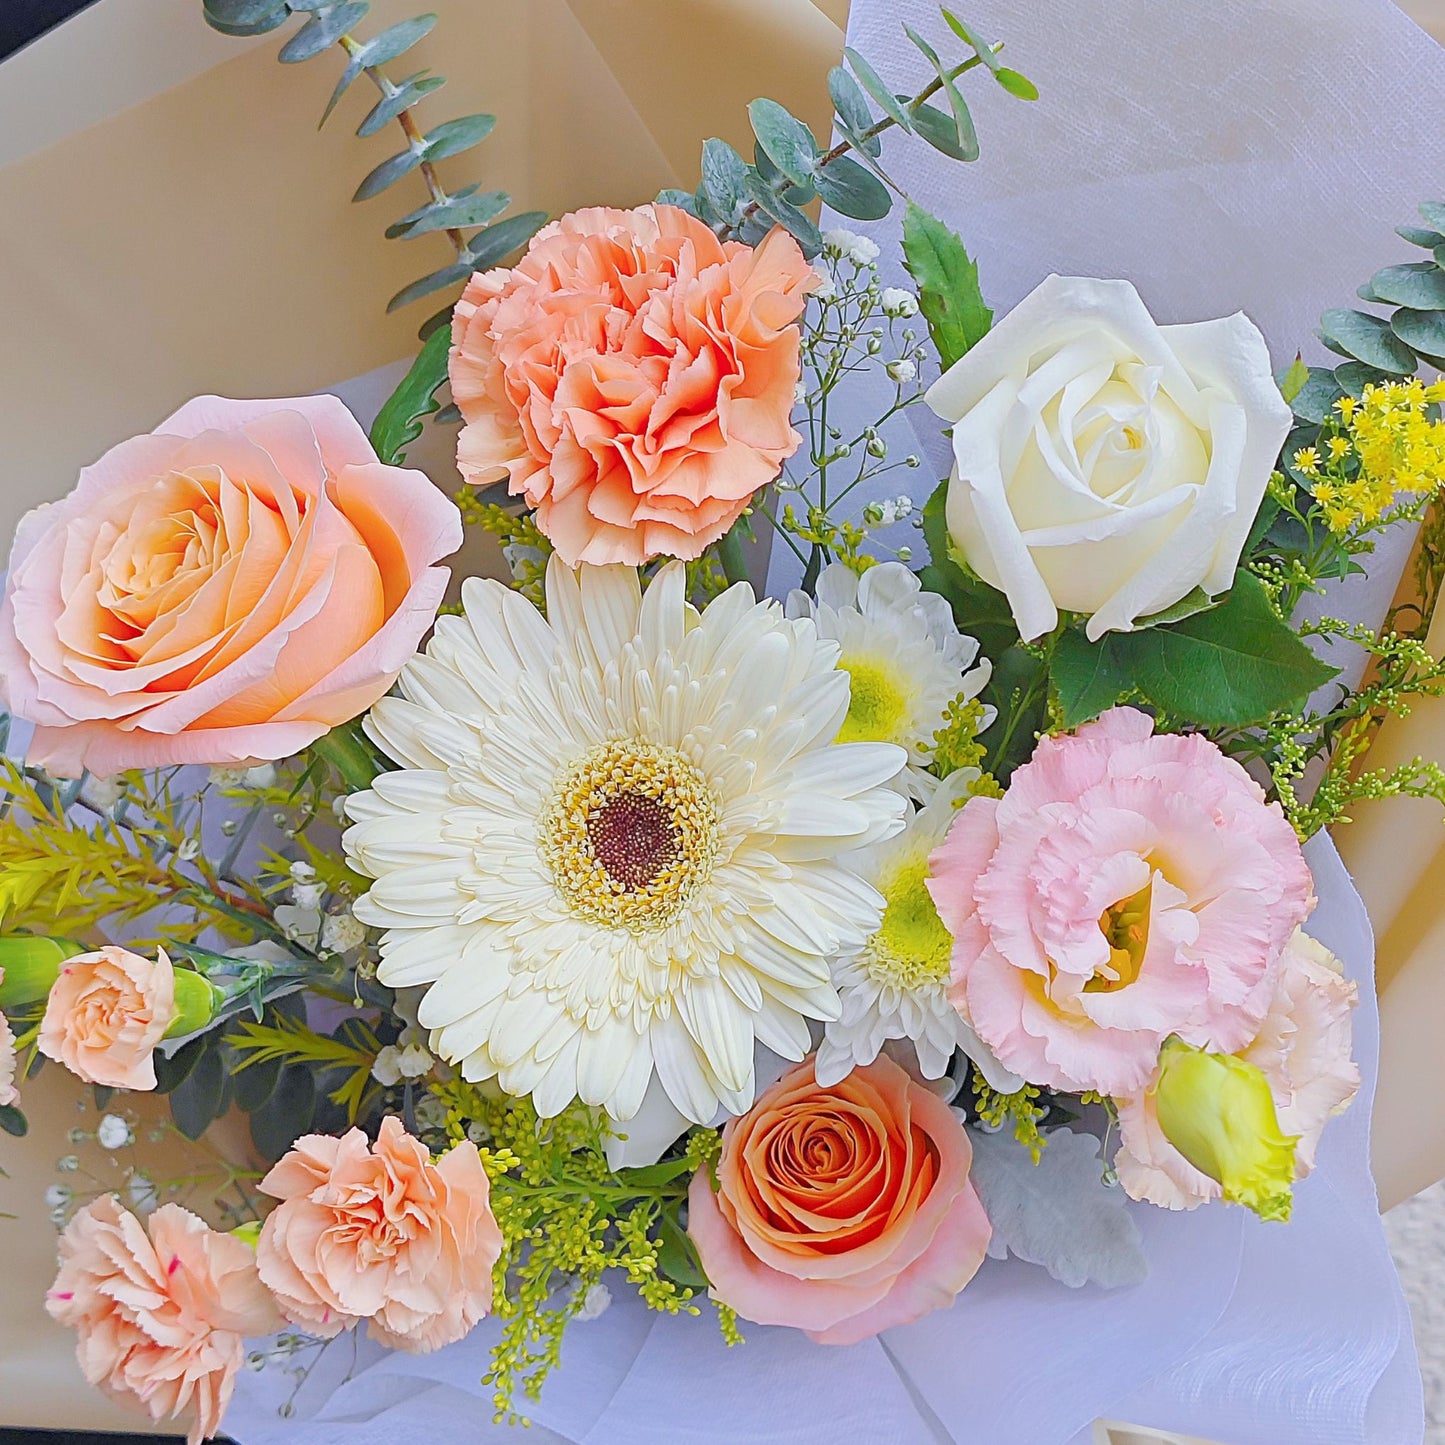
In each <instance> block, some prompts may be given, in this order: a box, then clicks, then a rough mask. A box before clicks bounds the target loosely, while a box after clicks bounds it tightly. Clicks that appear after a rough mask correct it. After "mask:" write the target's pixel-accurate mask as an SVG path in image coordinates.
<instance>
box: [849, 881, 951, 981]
mask: <svg viewBox="0 0 1445 1445" xmlns="http://www.w3.org/2000/svg"><path fill="white" fill-rule="evenodd" d="M927 877H928V859H927V857H923V856H920V857H915V858H910V859H908V860H906V861H905V862H904V863H902V864H901V865H900V866H899V867H897V868H896V869H894V870H893V872H892V873H891V874H889V875H888V876H887V877H886V878H883V879H881V880H880V881H879V885H878V887H879V891H880V892H881V893H882V894H883V899H884V909H883V921H882V923H881V924H880V925H879V927H878V932H877V933H875V934H874V935H873V937H872V938H870V939H869V940H868V945H867V948H866V950H865V954H864V960H865V963H866V966H867V969H868V972H869V974H870V975H871V976H872V977H873V979H874V980H875V982H877V983H880V984H892V985H894V986H895V987H896V988H901V989H904V990H912V989H919V988H923V987H924V986H926V985H928V984H937V983H944V982H946V981H947V979H948V972H949V959H950V957H951V955H952V953H953V935H952V934H951V933H949V931H948V930H947V929H946V928H945V927H944V926H943V920H942V919H940V918H939V916H938V909H937V908H935V907H934V906H933V898H932V897H931V895H930V894H929V892H928V885H927V883H926V882H925V880H926V879H927Z"/></svg>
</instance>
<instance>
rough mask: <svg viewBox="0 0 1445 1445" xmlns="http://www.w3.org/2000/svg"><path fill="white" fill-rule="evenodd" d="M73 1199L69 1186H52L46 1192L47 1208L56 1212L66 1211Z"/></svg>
mask: <svg viewBox="0 0 1445 1445" xmlns="http://www.w3.org/2000/svg"><path fill="white" fill-rule="evenodd" d="M71 1198H72V1194H71V1190H70V1186H69V1185H68V1184H52V1185H50V1186H49V1187H48V1188H47V1189H46V1191H45V1207H46V1208H47V1209H51V1210H56V1209H64V1208H65V1206H66V1205H67V1204H69V1203H70V1201H71Z"/></svg>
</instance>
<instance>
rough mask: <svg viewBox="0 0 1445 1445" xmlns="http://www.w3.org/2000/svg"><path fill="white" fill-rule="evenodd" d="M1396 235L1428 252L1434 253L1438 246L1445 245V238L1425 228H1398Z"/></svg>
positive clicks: (1396, 228)
mask: <svg viewBox="0 0 1445 1445" xmlns="http://www.w3.org/2000/svg"><path fill="white" fill-rule="evenodd" d="M1395 234H1396V235H1397V236H1400V237H1402V238H1403V239H1405V240H1406V241H1408V242H1409V243H1410V244H1411V245H1412V246H1423V247H1424V248H1425V249H1426V250H1427V251H1433V250H1434V249H1435V247H1436V246H1439V245H1441V244H1442V243H1445V236H1442V235H1441V234H1440V232H1439V231H1432V230H1429V229H1428V228H1427V227H1425V226H1396V227H1395Z"/></svg>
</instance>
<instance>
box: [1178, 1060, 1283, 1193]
mask: <svg viewBox="0 0 1445 1445" xmlns="http://www.w3.org/2000/svg"><path fill="white" fill-rule="evenodd" d="M1154 1088H1155V1101H1156V1107H1157V1109H1158V1115H1159V1127H1160V1128H1161V1129H1163V1131H1164V1137H1165V1138H1166V1139H1168V1140H1169V1142H1170V1143H1171V1144H1172V1145H1173V1146H1174V1147H1175V1148H1176V1149H1177V1150H1178V1151H1179V1152H1180V1153H1181V1154H1182V1155H1183V1156H1184V1157H1185V1158H1186V1159H1187V1160H1188V1161H1189V1162H1190V1163H1191V1164H1192V1165H1193V1166H1194V1167H1195V1168H1196V1169H1197V1170H1199V1172H1200V1173H1201V1174H1207V1175H1208V1176H1209V1177H1210V1178H1211V1179H1213V1180H1215V1181H1216V1182H1217V1183H1218V1184H1219V1185H1220V1186H1221V1188H1222V1189H1223V1191H1224V1197H1225V1199H1227V1200H1229V1201H1230V1202H1231V1203H1233V1204H1243V1205H1244V1206H1245V1207H1246V1208H1247V1209H1252V1210H1254V1212H1255V1213H1256V1214H1257V1215H1259V1217H1260V1218H1261V1219H1277V1220H1287V1219H1288V1218H1289V1216H1290V1206H1291V1204H1292V1197H1291V1187H1292V1185H1293V1183H1294V1177H1295V1144H1296V1142H1297V1140H1298V1136H1297V1135H1293V1134H1283V1133H1281V1132H1280V1127H1279V1116H1278V1115H1277V1114H1276V1113H1275V1107H1274V1095H1273V1094H1272V1093H1271V1092H1270V1087H1269V1080H1268V1079H1267V1078H1265V1076H1264V1074H1263V1072H1262V1071H1261V1070H1260V1069H1258V1068H1257V1067H1256V1066H1255V1065H1254V1064H1251V1063H1249V1062H1247V1061H1246V1060H1244V1059H1241V1058H1238V1057H1236V1056H1235V1055H1233V1054H1212V1053H1209V1052H1207V1051H1206V1050H1204V1049H1198V1048H1195V1047H1193V1045H1191V1044H1186V1043H1184V1042H1183V1040H1181V1039H1178V1038H1171V1039H1169V1040H1168V1041H1167V1042H1166V1043H1165V1045H1164V1048H1163V1049H1162V1050H1161V1052H1160V1055H1159V1081H1158V1083H1157V1084H1156V1085H1155V1086H1154Z"/></svg>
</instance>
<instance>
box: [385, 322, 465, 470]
mask: <svg viewBox="0 0 1445 1445" xmlns="http://www.w3.org/2000/svg"><path fill="white" fill-rule="evenodd" d="M450 349H451V330H450V328H449V327H445V326H443V327H441V328H440V329H438V330H436V331H434V332H432V334H431V335H430V336H429V337H428V338H427V340H426V344H425V345H424V346H423V347H422V349H421V351H420V352H419V353H418V355H417V358H416V360H415V361H413V362H412V364H411V369H410V370H409V371H408V372H407V374H406V375H405V376H404V377H402V379H401V381H400V382H399V383H398V385H397V388H396V390H395V391H394V392H392V394H391V395H390V396H389V397H387V399H386V401H385V402H384V403H383V405H382V408H381V410H380V411H379V412H377V414H376V420H375V421H374V422H372V424H371V444H372V446H374V447H375V448H376V454H377V456H379V457H380V458H381V460H382V461H384V462H387V463H390V464H392V465H400V463H401V462H402V461H404V460H405V459H406V449H407V447H409V446H410V445H411V444H412V442H414V441H415V440H416V439H417V438H418V437H419V436H420V435H421V428H422V422H423V420H424V419H425V418H426V417H428V416H431V415H432V414H433V413H434V412H436V411H437V410H438V409H439V408H440V406H441V403H440V402H439V401H437V399H436V394H437V392H438V391H440V390H441V387H442V384H443V383H444V382H445V381H446V379H447V353H448V352H449V351H450Z"/></svg>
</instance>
